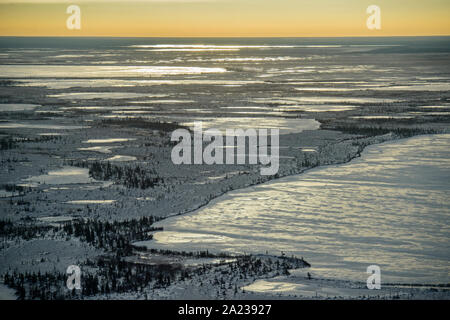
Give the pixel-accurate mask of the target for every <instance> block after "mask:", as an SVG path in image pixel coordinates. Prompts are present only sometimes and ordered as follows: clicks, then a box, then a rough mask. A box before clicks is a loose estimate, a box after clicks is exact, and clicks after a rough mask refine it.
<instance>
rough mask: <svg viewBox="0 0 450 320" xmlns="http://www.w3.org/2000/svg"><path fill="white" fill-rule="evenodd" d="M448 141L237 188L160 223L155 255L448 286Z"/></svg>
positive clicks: (428, 139)
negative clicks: (167, 252)
mask: <svg viewBox="0 0 450 320" xmlns="http://www.w3.org/2000/svg"><path fill="white" fill-rule="evenodd" d="M449 146H450V135H448V134H446V135H429V136H419V137H414V138H410V139H406V140H400V141H395V142H390V143H385V144H381V145H375V146H370V147H368V148H366V150H365V151H364V152H363V154H362V156H361V157H360V158H357V159H354V160H352V161H351V162H350V163H347V164H343V165H333V166H327V167H321V168H317V169H313V170H310V171H309V172H307V173H305V174H302V175H296V176H290V177H287V178H283V179H279V180H275V181H272V182H269V183H265V184H262V185H258V186H254V187H250V188H246V189H242V190H235V191H232V192H229V193H227V194H225V195H224V196H222V197H220V198H218V199H216V200H214V201H212V202H211V203H210V204H209V205H208V206H206V207H203V208H201V209H199V210H197V211H195V212H192V213H190V214H187V215H182V216H176V217H172V218H169V219H167V220H164V221H161V222H159V223H158V224H157V225H158V226H163V227H164V230H165V231H163V232H157V233H156V234H155V235H154V240H153V241H149V242H147V245H149V246H150V247H153V248H154V247H157V248H161V249H174V250H180V251H181V250H187V251H189V250H192V251H197V250H206V249H207V250H209V251H212V252H217V251H225V252H232V253H244V252H245V253H266V252H268V253H272V254H280V252H281V251H282V252H284V253H285V254H286V255H292V254H294V255H296V256H303V257H304V258H305V259H306V260H307V261H308V262H310V263H311V264H312V268H311V270H308V271H310V272H311V273H312V274H313V276H315V277H324V278H328V277H331V278H338V279H344V280H357V281H363V282H365V281H366V279H367V274H366V268H367V266H369V265H372V264H376V265H379V266H380V267H381V274H382V281H383V283H387V282H389V283H392V282H402V283H449V282H450V277H449V271H450V247H449V245H448V243H449V239H450V227H449V219H450V209H449V208H450V199H449V196H448V195H449V192H450V148H449Z"/></svg>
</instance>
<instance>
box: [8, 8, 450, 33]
mask: <svg viewBox="0 0 450 320" xmlns="http://www.w3.org/2000/svg"><path fill="white" fill-rule="evenodd" d="M70 4H77V5H78V6H79V7H80V9H81V30H69V29H67V27H66V20H67V18H68V17H69V14H67V13H66V8H67V7H68V6H69V5H70ZM369 5H378V6H379V7H380V8H381V30H369V29H368V28H367V27H366V20H367V18H368V17H369V14H367V13H366V8H367V7H368V6H369ZM0 35H3V36H5V35H10V36H12V35H15V36H137V37H309V36H311V37H328V36H329V37H339V36H396V35H397V36H399V35H405V36H412V35H450V0H369V1H367V0H112V1H111V0H78V1H77V0H73V1H72V0H70V1H69V0H66V1H64V0H0Z"/></svg>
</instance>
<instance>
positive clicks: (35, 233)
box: [0, 220, 57, 240]
mask: <svg viewBox="0 0 450 320" xmlns="http://www.w3.org/2000/svg"><path fill="white" fill-rule="evenodd" d="M54 229H57V227H54V226H44V225H35V224H26V223H21V224H14V223H13V222H11V221H10V220H0V237H2V238H6V239H17V238H22V239H24V240H31V239H34V238H40V237H44V236H45V235H46V234H47V233H48V232H49V231H50V230H54Z"/></svg>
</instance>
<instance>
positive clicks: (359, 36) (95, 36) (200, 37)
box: [0, 34, 450, 39]
mask: <svg viewBox="0 0 450 320" xmlns="http://www.w3.org/2000/svg"><path fill="white" fill-rule="evenodd" d="M417 37H430V38H431V37H450V34H433V35H390V36H378V35H377V36H361V35H358V36H105V35H90V36H68V35H0V38H155V39H157V38H174V39H180V38H194V39H215V38H224V39H226V38H261V39H267V38H279V39H289V38H290V39H300V38H417Z"/></svg>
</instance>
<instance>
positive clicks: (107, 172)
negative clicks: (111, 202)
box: [71, 161, 164, 189]
mask: <svg viewBox="0 0 450 320" xmlns="http://www.w3.org/2000/svg"><path fill="white" fill-rule="evenodd" d="M71 165H75V166H78V167H83V168H86V167H87V168H89V175H90V176H91V177H93V178H94V179H97V180H104V181H105V180H106V181H114V182H116V183H118V184H122V185H124V186H126V187H128V188H140V189H148V188H153V187H155V186H156V185H157V184H159V183H162V182H163V181H164V180H163V179H162V178H161V177H158V176H156V172H155V171H154V170H153V169H150V168H148V169H144V168H142V167H141V166H139V165H135V166H123V167H122V166H117V165H112V164H111V163H110V162H108V161H106V162H105V161H94V162H86V161H83V162H72V163H71Z"/></svg>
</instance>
